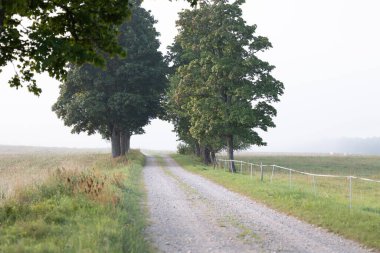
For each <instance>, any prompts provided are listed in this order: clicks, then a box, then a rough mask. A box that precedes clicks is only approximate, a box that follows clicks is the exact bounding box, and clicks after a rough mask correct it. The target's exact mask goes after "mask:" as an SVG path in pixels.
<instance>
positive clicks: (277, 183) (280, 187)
mask: <svg viewBox="0 0 380 253" xmlns="http://www.w3.org/2000/svg"><path fill="white" fill-rule="evenodd" d="M173 157H174V158H175V159H176V160H177V161H178V162H179V163H180V164H181V165H182V166H184V167H185V168H187V169H189V170H190V171H192V172H195V173H198V174H201V175H203V176H205V177H207V178H209V179H211V180H213V181H215V182H217V183H219V184H222V185H223V186H225V187H227V188H229V189H232V190H234V191H236V192H239V193H242V194H244V195H247V196H249V197H251V198H253V199H255V200H258V201H260V202H262V203H264V204H266V205H268V206H270V207H272V208H275V209H277V210H280V211H283V212H285V213H288V214H291V215H294V216H296V217H299V218H301V219H303V220H305V221H307V222H309V223H312V224H315V225H317V226H321V227H324V228H327V229H328V230H330V231H333V232H336V233H338V234H341V235H343V236H345V237H347V238H350V239H353V240H356V241H358V242H360V243H362V244H364V245H366V246H368V247H373V248H376V249H380V203H379V201H378V200H379V199H380V184H379V183H371V182H364V181H356V180H353V181H352V208H351V209H350V208H349V182H348V180H347V179H345V178H343V179H336V178H333V179H330V178H316V179H315V181H314V180H313V178H312V177H310V176H305V175H299V174H296V173H292V175H289V172H288V171H281V170H278V169H277V168H276V169H275V171H274V173H273V177H272V171H273V168H272V167H270V166H269V167H264V180H263V182H261V180H260V176H261V173H260V169H259V167H257V166H256V167H254V170H253V173H252V177H251V175H250V167H249V166H246V165H244V164H243V173H242V174H241V173H240V164H239V163H237V170H238V172H239V173H236V174H231V173H229V172H227V171H225V170H224V169H223V167H221V168H219V169H213V167H207V166H204V165H202V164H201V163H200V162H198V161H197V160H196V158H193V157H190V156H181V155H174V156H173ZM239 158H240V157H237V159H239ZM241 158H242V159H243V160H246V161H250V162H254V163H260V162H262V163H263V164H276V165H280V166H284V167H289V168H293V169H297V170H301V171H308V172H312V173H323V174H335V175H337V174H339V175H350V174H351V175H357V176H365V177H369V178H374V179H378V178H379V175H380V173H379V169H378V168H380V166H378V165H380V157H329V156H324V157H306V156H302V157H295V156H290V157H285V156H282V157H275V156H253V157H241ZM355 168H359V169H357V170H355ZM271 178H272V180H271ZM314 182H315V184H314Z"/></svg>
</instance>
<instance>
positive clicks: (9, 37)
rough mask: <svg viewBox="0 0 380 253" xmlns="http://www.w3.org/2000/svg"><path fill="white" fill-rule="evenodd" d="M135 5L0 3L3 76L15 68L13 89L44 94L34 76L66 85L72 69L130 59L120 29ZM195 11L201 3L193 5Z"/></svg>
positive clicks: (89, 0)
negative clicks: (41, 75)
mask: <svg viewBox="0 0 380 253" xmlns="http://www.w3.org/2000/svg"><path fill="white" fill-rule="evenodd" d="M131 2H137V3H139V2H141V1H140V0H139V1H131V0H109V1H103V0H33V1H30V0H0V72H1V68H2V67H4V66H5V65H7V64H9V63H11V64H13V65H14V68H15V72H16V73H15V75H14V76H13V77H12V78H11V79H10V80H9V84H10V86H11V87H16V88H19V87H22V86H23V85H26V86H27V88H28V90H29V91H31V92H33V93H34V94H36V95H38V94H40V93H41V89H40V88H39V87H38V85H37V83H36V81H35V79H34V75H35V74H36V73H42V72H47V73H49V75H50V76H51V77H54V78H56V79H58V80H61V81H64V80H65V78H66V74H67V69H68V68H67V64H68V63H72V64H75V65H81V64H84V63H90V64H94V65H97V66H103V65H104V64H105V60H104V57H103V55H104V54H105V53H106V54H107V55H109V56H115V55H119V56H125V51H124V50H123V48H122V47H121V46H120V45H119V44H118V39H117V38H118V33H119V31H118V28H119V26H120V25H121V24H122V23H123V22H125V21H126V19H128V18H129V17H130V15H131V8H132V4H131ZM187 2H189V3H190V4H191V5H192V6H194V5H196V3H197V1H196V0H187Z"/></svg>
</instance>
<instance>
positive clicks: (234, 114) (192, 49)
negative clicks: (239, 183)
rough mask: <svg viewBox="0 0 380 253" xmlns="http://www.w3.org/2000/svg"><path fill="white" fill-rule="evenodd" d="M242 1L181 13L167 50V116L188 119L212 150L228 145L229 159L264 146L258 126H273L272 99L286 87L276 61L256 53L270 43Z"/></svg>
mask: <svg viewBox="0 0 380 253" xmlns="http://www.w3.org/2000/svg"><path fill="white" fill-rule="evenodd" d="M243 3H244V1H243V0H237V1H235V2H233V3H232V4H230V3H229V1H226V0H212V1H208V2H201V3H200V5H199V8H196V9H193V10H185V11H183V12H182V13H180V18H179V20H178V21H177V27H178V30H179V34H178V35H177V36H176V38H175V44H174V45H173V46H172V47H171V48H170V49H171V52H170V55H169V59H170V60H171V61H172V62H173V63H174V68H175V72H174V74H172V77H171V79H170V80H171V86H170V87H171V89H172V91H171V92H170V93H169V94H170V95H169V96H168V102H167V104H168V107H169V108H171V109H172V110H171V112H169V115H171V118H172V119H176V118H177V119H178V118H180V119H183V118H186V120H187V121H188V122H189V127H188V134H189V135H190V136H191V137H192V138H194V139H196V140H197V141H198V142H199V144H202V145H205V146H206V147H209V149H211V150H213V149H220V148H221V147H225V148H227V150H228V154H229V158H230V159H231V160H233V150H234V149H239V148H243V147H247V146H249V145H265V142H264V141H263V140H262V138H261V137H260V136H259V134H258V132H257V130H256V129H261V130H263V131H267V129H268V127H274V126H275V124H274V122H273V120H272V118H273V117H274V116H276V110H275V108H274V107H273V106H272V105H271V104H272V103H273V102H277V101H279V96H280V95H281V94H283V88H284V87H283V84H282V83H281V82H279V81H278V80H276V79H275V78H273V76H272V75H271V74H270V73H271V71H272V70H273V69H274V66H272V65H270V64H269V63H267V62H265V61H263V60H260V59H259V58H258V57H257V53H258V52H262V51H265V50H267V49H269V48H270V47H271V43H270V42H269V40H268V39H267V38H266V37H262V36H256V35H255V30H256V26H255V25H247V24H246V22H245V21H244V19H243V18H242V11H241V8H240V6H241V4H243ZM172 121H173V120H172ZM179 126H180V125H179ZM182 130H185V129H182ZM223 142H224V144H221V143H223ZM231 169H232V170H234V166H233V163H232V168H231Z"/></svg>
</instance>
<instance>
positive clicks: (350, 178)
mask: <svg viewBox="0 0 380 253" xmlns="http://www.w3.org/2000/svg"><path fill="white" fill-rule="evenodd" d="M349 180H350V182H349V183H350V209H351V208H352V176H349Z"/></svg>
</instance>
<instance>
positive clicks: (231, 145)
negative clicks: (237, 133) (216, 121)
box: [227, 134, 236, 173]
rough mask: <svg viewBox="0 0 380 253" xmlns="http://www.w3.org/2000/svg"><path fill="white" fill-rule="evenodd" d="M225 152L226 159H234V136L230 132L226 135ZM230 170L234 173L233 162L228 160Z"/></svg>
mask: <svg viewBox="0 0 380 253" xmlns="http://www.w3.org/2000/svg"><path fill="white" fill-rule="evenodd" d="M227 153H228V160H234V137H233V136H232V134H230V135H227ZM230 171H231V172H233V173H235V172H236V168H235V162H234V161H231V162H230Z"/></svg>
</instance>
